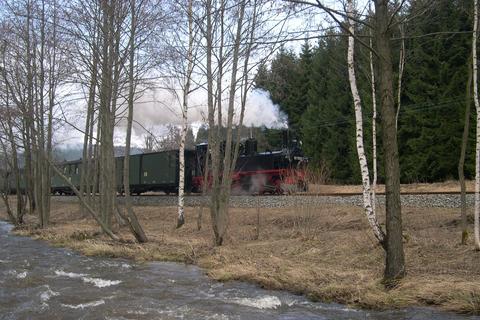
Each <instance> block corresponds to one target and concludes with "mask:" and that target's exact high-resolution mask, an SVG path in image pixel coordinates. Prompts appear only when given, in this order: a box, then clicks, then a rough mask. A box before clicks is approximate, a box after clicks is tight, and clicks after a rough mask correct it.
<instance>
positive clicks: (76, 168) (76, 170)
mask: <svg viewBox="0 0 480 320" xmlns="http://www.w3.org/2000/svg"><path fill="white" fill-rule="evenodd" d="M75 174H78V164H76V165H75Z"/></svg>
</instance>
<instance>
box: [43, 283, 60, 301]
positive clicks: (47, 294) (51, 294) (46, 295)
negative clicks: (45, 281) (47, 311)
mask: <svg viewBox="0 0 480 320" xmlns="http://www.w3.org/2000/svg"><path fill="white" fill-rule="evenodd" d="M46 288H47V290H45V291H44V292H42V293H41V294H40V300H42V302H47V301H48V300H50V298H51V297H56V296H58V295H60V293H58V292H56V291H53V290H51V289H50V287H49V286H48V285H47V286H46Z"/></svg>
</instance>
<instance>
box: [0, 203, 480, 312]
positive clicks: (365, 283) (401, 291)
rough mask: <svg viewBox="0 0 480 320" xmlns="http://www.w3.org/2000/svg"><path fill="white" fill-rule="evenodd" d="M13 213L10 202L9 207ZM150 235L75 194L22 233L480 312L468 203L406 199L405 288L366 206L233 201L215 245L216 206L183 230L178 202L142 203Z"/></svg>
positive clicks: (395, 302)
mask: <svg viewBox="0 0 480 320" xmlns="http://www.w3.org/2000/svg"><path fill="white" fill-rule="evenodd" d="M0 210H1V211H2V212H1V215H2V217H3V218H5V217H4V212H3V211H4V210H3V209H1V208H0ZM135 211H136V212H137V214H138V216H139V219H140V221H141V223H142V225H143V226H144V228H145V231H146V233H147V235H148V237H149V238H150V242H149V243H147V244H145V245H138V244H136V243H134V242H133V239H132V237H131V236H130V234H129V232H128V230H127V229H126V228H120V229H119V230H118V233H119V234H120V235H121V236H122V238H124V239H126V240H128V242H126V243H114V242H112V241H111V240H109V239H108V238H106V237H104V236H103V235H102V234H101V233H100V232H99V228H98V227H97V226H96V225H95V223H94V222H93V221H92V219H90V218H88V217H87V218H82V216H81V214H80V211H79V209H78V204H75V203H61V202H55V201H54V202H53V203H52V212H51V217H52V225H51V227H49V228H47V229H45V230H39V229H36V228H34V225H35V223H36V220H35V217H30V216H28V217H27V227H26V228H24V229H21V230H17V231H16V232H17V233H18V234H22V235H28V236H32V237H34V238H37V239H42V240H46V241H48V242H50V243H51V244H53V245H57V246H64V247H69V248H72V249H75V250H78V251H80V252H82V253H84V254H86V255H98V256H108V257H125V258H131V259H135V260H137V261H150V260H163V261H177V262H185V263H192V264H197V265H199V266H200V267H202V268H204V269H205V270H206V272H207V274H208V275H209V276H210V277H212V278H214V279H217V280H220V281H228V280H241V281H248V282H254V283H258V284H260V285H261V286H263V287H265V288H269V289H281V290H288V291H292V292H295V293H299V294H306V295H307V296H308V297H309V298H311V299H313V300H320V301H328V302H338V303H344V304H348V305H354V306H358V307H362V308H372V309H389V308H402V307H408V306H436V307H439V308H441V309H444V310H448V311H453V312H458V313H470V314H480V252H476V251H474V250H473V245H472V244H471V243H470V244H469V245H468V246H462V245H460V244H459V239H460V229H459V221H458V216H459V213H458V210H456V209H448V208H428V209H426V208H404V210H403V213H404V225H405V253H406V260H407V270H408V275H407V277H406V278H405V279H404V280H403V281H402V282H401V283H400V284H399V286H398V287H397V288H396V289H393V290H390V291H386V290H384V289H383V287H382V285H381V283H380V282H381V278H382V271H383V263H384V254H383V251H382V249H381V248H379V247H378V246H377V245H376V244H375V239H374V237H373V236H372V234H371V232H370V229H369V227H368V224H367V222H366V219H365V217H364V215H363V211H362V209H361V208H359V207H355V206H349V205H323V206H321V207H308V206H305V207H302V206H300V207H297V208H294V209H292V208H261V209H260V211H259V214H260V227H259V230H258V231H259V232H258V235H259V237H258V239H256V237H257V213H258V212H257V209H256V208H232V209H231V212H230V230H229V236H228V238H227V240H226V244H225V245H224V246H222V247H213V246H212V231H211V228H210V221H209V212H208V209H205V210H204V211H203V219H202V226H203V227H202V229H201V230H197V213H198V209H197V208H187V209H186V224H185V225H184V226H183V227H182V228H181V229H178V230H176V229H174V225H175V217H176V208H174V207H154V206H141V207H136V208H135Z"/></svg>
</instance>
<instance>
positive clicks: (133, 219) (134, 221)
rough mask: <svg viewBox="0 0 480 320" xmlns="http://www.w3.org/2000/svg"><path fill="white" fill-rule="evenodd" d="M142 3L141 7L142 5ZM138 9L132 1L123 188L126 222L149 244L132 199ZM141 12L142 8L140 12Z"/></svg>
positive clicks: (134, 232)
mask: <svg viewBox="0 0 480 320" xmlns="http://www.w3.org/2000/svg"><path fill="white" fill-rule="evenodd" d="M142 3H143V2H142V1H140V6H141V5H142ZM137 10H138V9H137V7H136V0H130V15H131V17H130V44H129V50H130V52H129V72H128V81H129V88H128V117H127V136H126V140H125V157H124V161H123V188H124V191H125V207H126V209H127V216H126V220H127V221H128V225H129V227H130V230H131V232H132V233H133V235H134V236H135V238H136V239H137V241H138V242H140V243H144V242H147V241H148V239H147V236H146V235H145V232H144V231H143V228H142V226H141V225H140V223H139V222H138V218H137V216H136V215H135V212H134V211H133V208H132V200H131V197H130V143H131V138H132V122H133V103H134V99H135V88H136V83H135V80H136V79H135V62H136V61H135V53H136V41H135V40H136V36H137V35H136V32H137V27H138V26H137V21H138V18H139V17H138V16H137ZM139 11H140V12H141V8H140V10H139Z"/></svg>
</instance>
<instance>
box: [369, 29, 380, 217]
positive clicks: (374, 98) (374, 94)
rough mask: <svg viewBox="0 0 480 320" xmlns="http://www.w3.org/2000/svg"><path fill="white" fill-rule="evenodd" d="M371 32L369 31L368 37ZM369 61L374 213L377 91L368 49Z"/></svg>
mask: <svg viewBox="0 0 480 320" xmlns="http://www.w3.org/2000/svg"><path fill="white" fill-rule="evenodd" d="M371 36H372V32H371V31H370V37H371ZM370 47H373V44H372V38H370ZM368 55H369V62H370V86H371V91H372V162H373V165H372V169H373V181H372V210H373V213H374V214H375V215H376V207H377V205H376V204H377V199H376V192H377V180H378V170H377V92H376V89H375V85H376V84H375V69H374V67H373V52H372V51H369V53H368Z"/></svg>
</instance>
